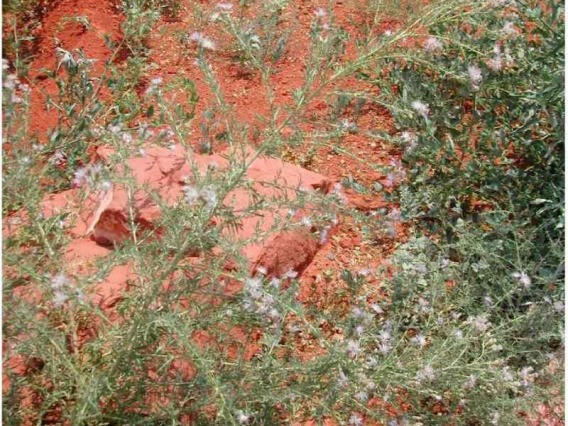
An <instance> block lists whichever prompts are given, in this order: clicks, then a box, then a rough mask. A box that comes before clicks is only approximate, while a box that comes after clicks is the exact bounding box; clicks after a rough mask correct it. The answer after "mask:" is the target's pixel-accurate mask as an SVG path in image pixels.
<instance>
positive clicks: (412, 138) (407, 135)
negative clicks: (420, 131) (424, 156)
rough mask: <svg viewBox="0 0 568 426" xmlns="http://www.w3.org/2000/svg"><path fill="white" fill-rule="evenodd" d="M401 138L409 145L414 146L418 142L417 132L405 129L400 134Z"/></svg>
mask: <svg viewBox="0 0 568 426" xmlns="http://www.w3.org/2000/svg"><path fill="white" fill-rule="evenodd" d="M400 140H402V141H403V142H404V143H405V144H407V145H408V146H409V147H413V146H415V145H416V143H417V142H418V136H416V134H415V133H412V132H409V131H404V132H402V133H401V134H400Z"/></svg>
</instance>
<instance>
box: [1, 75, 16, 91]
mask: <svg viewBox="0 0 568 426" xmlns="http://www.w3.org/2000/svg"><path fill="white" fill-rule="evenodd" d="M16 84H18V79H17V78H16V76H15V75H14V74H8V75H7V76H6V77H5V78H4V81H3V84H2V85H3V86H4V88H6V89H9V90H13V89H15V88H16Z"/></svg>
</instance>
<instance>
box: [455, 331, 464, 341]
mask: <svg viewBox="0 0 568 426" xmlns="http://www.w3.org/2000/svg"><path fill="white" fill-rule="evenodd" d="M454 336H456V337H457V338H458V339H463V331H461V330H456V331H454Z"/></svg>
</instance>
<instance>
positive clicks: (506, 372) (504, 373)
mask: <svg viewBox="0 0 568 426" xmlns="http://www.w3.org/2000/svg"><path fill="white" fill-rule="evenodd" d="M501 378H502V379H503V380H504V381H506V382H512V381H513V380H514V377H513V374H512V373H511V372H510V371H509V367H508V366H507V367H503V371H502V372H501Z"/></svg>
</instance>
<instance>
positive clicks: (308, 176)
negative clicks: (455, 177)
mask: <svg viewBox="0 0 568 426" xmlns="http://www.w3.org/2000/svg"><path fill="white" fill-rule="evenodd" d="M97 154H98V158H99V160H101V161H103V162H107V163H109V162H111V161H112V156H113V154H114V151H113V150H112V149H110V148H101V149H99V150H98V152H97ZM254 155H255V154H254V151H252V150H247V151H246V152H245V153H244V155H243V157H242V160H244V161H246V162H249V163H250V164H249V167H248V168H247V170H246V173H245V179H246V180H247V181H248V183H249V188H247V189H245V188H244V187H238V188H236V189H234V190H232V191H230V192H229V193H228V194H227V196H226V197H225V198H224V199H223V200H220V202H221V203H222V204H223V205H224V206H225V207H230V208H231V209H232V210H233V211H235V212H236V213H237V215H239V214H240V215H241V217H240V226H239V228H238V230H232V231H229V230H228V229H224V234H225V236H226V237H229V238H231V239H232V238H234V239H235V242H237V240H245V239H250V238H252V237H253V236H254V235H255V234H256V233H257V232H258V231H260V232H262V233H267V234H268V235H267V238H265V239H264V241H261V242H258V243H251V244H249V245H248V246H246V247H245V248H244V250H243V255H244V256H245V257H246V258H248V259H249V261H250V263H251V265H255V267H256V266H262V267H265V268H267V269H268V270H269V271H270V274H272V275H273V276H276V275H279V274H280V275H282V274H284V273H285V272H287V271H288V270H295V271H296V272H301V270H303V269H304V268H305V267H306V266H307V265H308V264H309V262H310V261H311V259H312V258H313V256H314V255H315V252H316V251H317V247H318V245H317V242H316V240H315V239H314V237H313V236H312V235H311V234H310V232H307V231H306V232H287V233H284V234H278V233H277V234H276V235H271V233H270V231H271V229H272V227H273V226H274V225H275V224H276V222H277V221H278V220H283V219H284V218H285V216H286V215H287V214H288V211H287V209H285V208H275V209H272V210H262V211H258V212H255V214H254V215H246V213H245V212H246V210H247V209H249V208H251V206H252V205H253V204H254V203H256V202H257V201H258V200H259V199H271V200H282V199H283V198H287V199H288V200H294V199H295V198H296V197H297V193H298V192H297V191H298V190H302V191H306V192H310V191H315V190H321V191H323V192H327V190H328V189H329V186H330V181H329V180H328V179H327V178H326V177H325V176H322V175H320V174H317V173H313V172H311V171H309V170H305V169H303V168H301V167H298V166H295V165H293V164H289V163H286V162H283V161H282V160H279V159H274V158H268V157H264V156H259V157H256V158H255V157H254ZM228 157H229V156H228V155H219V154H216V155H198V154H188V153H187V152H186V151H185V150H184V149H183V147H181V146H176V147H175V149H167V148H162V147H152V148H148V149H146V153H145V155H144V156H140V157H134V158H129V159H127V160H126V162H125V166H126V168H127V169H128V170H129V172H130V173H131V174H132V176H133V177H134V179H135V180H136V181H137V182H138V183H139V184H140V185H143V186H145V187H146V188H148V190H150V191H155V192H156V193H157V194H159V196H160V197H161V199H162V200H163V201H164V202H165V203H167V204H169V205H172V204H175V203H178V202H185V201H183V198H184V186H185V185H186V184H187V182H188V181H192V180H193V177H194V175H195V173H199V174H200V175H204V174H205V173H207V172H208V170H210V169H211V168H212V167H213V168H215V169H218V170H219V173H222V172H223V170H225V169H227V168H228V167H229V165H230V163H229V160H228V159H227V158H228ZM117 170H118V172H121V170H122V166H119V167H118V168H117ZM91 201H92V202H93V204H94V205H96V207H95V208H94V209H93V213H92V217H91V219H90V225H89V230H91V229H92V231H93V235H94V238H95V240H96V241H97V242H98V243H100V244H102V245H112V244H119V243H121V242H123V241H124V240H125V239H127V238H131V236H130V231H129V226H128V224H129V223H130V221H131V217H130V215H132V211H134V212H135V221H136V222H137V223H138V224H139V225H140V227H141V228H142V229H154V224H155V223H156V221H157V220H158V219H159V218H160V216H161V209H160V207H159V206H158V205H157V204H156V203H155V202H154V201H153V199H152V198H151V195H150V194H149V191H146V190H142V189H141V190H137V191H135V192H134V193H132V194H128V193H127V191H126V189H125V188H123V187H120V186H118V185H115V186H114V187H113V188H112V189H110V190H109V191H107V193H105V194H103V195H100V194H98V198H97V199H92V200H91ZM131 204H132V205H133V209H131V208H130V206H131ZM188 208H189V206H188ZM218 220H221V219H219V218H214V221H218ZM272 263H274V265H273V264H272Z"/></svg>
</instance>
